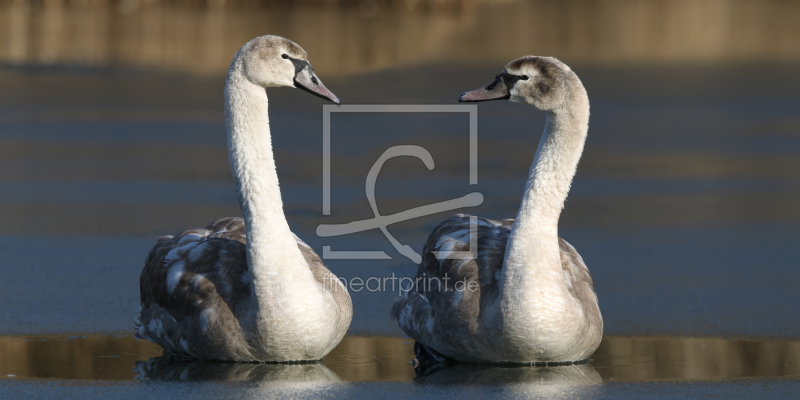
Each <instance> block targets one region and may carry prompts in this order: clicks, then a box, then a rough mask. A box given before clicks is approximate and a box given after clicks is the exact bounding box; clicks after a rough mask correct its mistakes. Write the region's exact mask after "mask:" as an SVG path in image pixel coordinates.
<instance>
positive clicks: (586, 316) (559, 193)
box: [391, 56, 603, 365]
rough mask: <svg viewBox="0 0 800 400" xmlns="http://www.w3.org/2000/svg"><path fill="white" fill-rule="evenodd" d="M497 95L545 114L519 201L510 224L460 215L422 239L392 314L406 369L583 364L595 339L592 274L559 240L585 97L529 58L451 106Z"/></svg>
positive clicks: (555, 65)
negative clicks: (410, 350)
mask: <svg viewBox="0 0 800 400" xmlns="http://www.w3.org/2000/svg"><path fill="white" fill-rule="evenodd" d="M499 99H507V100H511V101H514V102H517V103H524V104H529V105H532V106H534V107H536V108H537V109H539V110H543V111H545V112H546V113H547V123H546V124H545V128H544V134H543V135H542V138H541V140H540V142H539V148H538V149H537V150H536V155H535V157H534V160H533V165H532V167H531V169H530V173H529V176H528V180H527V183H526V185H525V192H524V195H523V197H522V204H521V205H520V209H519V212H518V213H517V218H516V220H513V219H505V220H501V221H496V220H491V219H486V218H480V217H473V216H470V215H464V214H458V215H455V216H453V217H450V218H448V219H446V220H445V221H444V222H442V223H441V224H439V225H438V226H437V227H436V228H435V229H434V230H433V232H432V233H431V235H430V236H429V237H428V240H427V242H426V243H425V246H424V248H423V260H422V262H421V263H420V265H419V269H418V271H417V274H416V277H415V278H414V279H413V283H412V285H411V286H410V287H409V288H408V291H406V292H405V293H404V295H403V297H401V298H400V299H398V300H397V301H396V302H395V304H394V305H393V306H392V312H391V314H392V317H393V318H394V319H396V320H397V323H398V325H399V326H400V328H401V329H402V331H403V332H405V333H406V334H407V335H408V336H410V337H411V338H413V339H414V340H415V341H416V343H415V353H416V355H417V357H416V358H415V361H414V362H415V364H417V363H424V364H432V365H438V363H441V362H447V361H451V360H454V361H463V362H478V363H506V362H509V363H565V362H566V363H569V362H580V361H583V360H586V359H588V357H589V356H590V355H591V354H592V353H593V352H594V351H595V350H596V349H597V347H598V346H599V345H600V340H601V339H602V336H603V318H602V316H601V314H600V308H599V306H598V302H597V295H596V294H595V292H594V287H593V283H592V278H591V276H590V275H589V270H588V269H587V268H586V264H584V262H583V259H582V258H581V256H580V255H579V254H578V252H577V251H575V248H573V247H572V246H571V245H570V244H569V243H567V242H566V241H564V240H563V239H561V238H559V237H558V218H559V216H560V214H561V209H562V208H563V206H564V201H565V200H566V197H567V192H568V191H569V187H570V184H571V182H572V178H573V177H574V175H575V170H576V168H577V165H578V160H579V159H580V157H581V153H582V152H583V146H584V142H585V140H586V134H587V131H588V129H589V98H588V96H587V94H586V89H585V88H584V87H583V84H582V83H581V81H580V79H578V76H577V75H576V74H575V73H574V72H573V71H572V70H571V69H570V68H569V67H568V66H566V65H565V64H563V63H562V62H561V61H559V60H557V59H555V58H551V57H536V56H526V57H522V58H519V59H517V60H514V61H511V62H510V63H508V64H507V65H506V68H505V70H504V71H503V72H502V73H500V74H499V75H498V76H497V77H496V78H495V79H494V80H493V81H491V82H490V83H488V84H487V85H486V86H483V87H481V88H479V89H477V90H473V91H471V92H466V93H464V94H462V95H461V97H460V98H459V101H460V102H479V101H487V100H499ZM471 225H472V226H474V227H475V232H477V237H474V236H471V234H470V226H471ZM470 242H473V243H477V250H476V249H472V250H470ZM470 251H472V253H467V254H471V255H474V256H470V257H460V256H453V257H450V258H454V259H447V258H446V256H448V254H450V255H455V254H453V252H470ZM433 252H438V253H437V254H438V255H439V256H440V257H441V258H444V259H438V258H437V256H436V255H435V254H434V253H433Z"/></svg>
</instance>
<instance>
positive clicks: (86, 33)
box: [0, 1, 800, 399]
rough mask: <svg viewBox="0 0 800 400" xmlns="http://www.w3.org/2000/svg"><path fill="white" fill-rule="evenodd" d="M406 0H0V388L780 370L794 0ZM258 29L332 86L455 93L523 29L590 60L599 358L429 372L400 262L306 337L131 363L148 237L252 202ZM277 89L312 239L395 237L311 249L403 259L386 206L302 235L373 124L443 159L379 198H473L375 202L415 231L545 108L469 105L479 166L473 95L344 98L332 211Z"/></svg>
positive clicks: (794, 149) (788, 349)
mask: <svg viewBox="0 0 800 400" xmlns="http://www.w3.org/2000/svg"><path fill="white" fill-rule="evenodd" d="M411 3H412V2H408V3H406V2H396V3H394V4H401V5H397V6H391V7H399V8H397V9H390V8H387V7H390V6H387V4H389V3H384V2H377V3H371V2H369V1H365V2H359V3H357V4H356V3H353V4H354V5H347V4H350V3H347V4H345V5H343V6H328V7H327V8H315V7H312V6H302V7H292V6H280V7H277V6H275V5H272V4H271V3H270V4H268V5H267V6H264V7H261V8H256V9H249V8H247V6H246V5H238V6H237V5H232V6H230V7H223V8H222V9H217V8H213V7H206V6H205V5H203V6H196V7H181V6H178V5H176V4H172V3H170V2H166V3H165V4H166V5H160V4H159V3H158V2H156V3H154V4H151V5H149V6H146V5H145V4H144V3H141V4H140V3H139V2H130V1H125V2H104V1H97V2H94V3H93V4H95V5H94V6H87V7H83V6H70V5H65V4H61V2H58V1H55V2H51V1H48V2H31V3H28V2H2V3H0V21H6V22H9V23H5V22H0V255H2V258H0V260H2V261H0V335H3V336H0V347H2V349H0V377H5V378H0V398H19V397H23V398H80V399H83V398H142V397H156V396H171V397H175V396H183V397H197V398H229V397H237V398H251V397H252V398H260V397H265V396H272V397H274V396H286V397H289V396H295V397H298V396H309V397H336V396H338V397H344V396H349V397H359V396H360V397H368V398H371V397H394V398H416V397H425V398H437V397H443V398H445V397H447V398H451V397H453V396H460V397H467V398H472V397H487V396H490V395H491V396H495V397H505V398H519V397H536V396H541V397H548V398H576V397H580V398H675V397H706V396H718V397H724V398H758V397H770V398H775V397H778V398H788V397H792V396H796V392H797V391H798V390H800V380H798V373H797V370H798V360H800V354H798V342H797V340H798V338H800V326H798V324H797V321H800V309H798V307H796V304H800V292H798V290H797V282H800V264H798V260H800V247H798V246H797V243H798V242H799V241H800V207H798V206H797V204H800V172H799V171H800V162H799V161H798V160H800V157H798V156H800V154H799V153H800V119H798V115H797V110H798V109H800V98H798V96H797V93H800V74H798V72H797V71H799V70H800V69H798V64H800V46H798V43H800V41H798V40H797V38H798V37H800V32H798V30H797V29H798V26H799V25H797V24H796V21H795V19H796V18H795V17H794V16H795V15H797V10H798V6H800V2H796V1H766V2H750V1H651V2H629V1H598V2H581V3H580V4H581V6H577V4H578V3H574V2H550V1H530V2H515V1H509V2H503V3H502V4H500V5H499V6H492V5H487V4H485V3H484V2H471V1H464V2H451V3H447V2H442V3H441V4H445V3H447V4H450V5H446V4H445V5H439V6H436V5H432V6H429V7H428V6H424V5H422V6H420V5H419V4H424V3H425V2H418V3H415V4H418V5H417V6H411V5H409V4H411ZM59 4H61V5H59ZM187 4H188V3H187ZM214 4H216V3H214ZM402 4H405V6H403V5H402ZM431 4H433V3H431ZM436 4H439V3H436ZM134 5H136V7H133V6H134ZM373 6H375V7H373ZM406 6H408V8H403V7H406ZM137 7H138V8H137ZM276 7H277V8H276ZM415 7H417V8H415ZM426 7H427V8H426ZM220 10H222V11H220ZM309 27H314V29H310V28H309ZM523 27H524V28H523ZM321 32H322V33H321ZM220 33H221V34H220ZM264 33H277V34H282V35H286V36H287V37H290V38H292V39H294V40H296V41H297V42H298V43H300V44H301V45H302V46H303V47H304V48H305V49H306V50H307V51H308V52H309V56H310V60H311V61H312V63H313V64H314V66H315V70H316V72H318V73H319V75H320V77H321V78H322V79H323V80H324V81H325V83H326V85H327V86H328V87H329V88H330V89H331V90H332V91H333V92H334V93H336V94H337V95H338V96H339V97H340V98H341V99H342V100H343V101H344V102H345V104H455V102H456V100H457V97H458V95H459V94H460V93H462V92H463V91H465V90H470V89H474V88H477V87H478V86H480V85H482V84H484V83H486V82H487V81H488V80H489V79H491V78H492V77H494V76H495V75H496V74H497V73H498V72H500V71H501V70H502V68H503V65H504V64H505V62H507V61H509V60H511V59H513V58H516V57H519V56H520V55H523V54H530V53H533V54H542V55H554V56H557V57H559V58H561V59H562V60H564V61H565V62H567V63H568V64H569V65H570V66H571V67H572V68H573V70H575V71H576V72H577V73H578V75H579V76H580V77H581V80H582V81H583V82H584V84H585V86H586V87H587V90H588V93H589V96H590V100H591V107H592V117H591V121H590V130H589V137H588V141H587V144H586V150H585V153H584V156H583V158H582V160H581V163H580V165H579V168H578V174H577V176H576V178H575V181H574V183H573V186H572V189H571V192H570V196H569V198H568V200H567V203H566V208H565V210H564V213H563V214H562V218H561V221H560V235H561V236H562V237H563V238H565V239H566V240H567V241H569V242H570V243H571V244H573V245H574V246H575V247H576V248H577V249H578V251H579V252H580V253H581V255H582V256H583V258H584V260H585V261H586V262H587V265H588V266H589V268H590V270H591V272H592V276H593V278H594V282H595V289H596V291H597V294H598V297H599V300H600V306H601V310H602V312H603V317H604V321H605V335H606V337H605V340H604V342H603V344H602V346H601V347H600V349H599V350H598V352H597V353H595V354H594V355H593V356H592V359H591V361H590V362H589V363H588V364H584V365H582V366H574V367H548V368H546V369H542V368H503V367H477V366H468V365H467V366H457V367H454V368H448V369H445V370H440V371H437V372H435V373H433V374H431V375H428V376H424V377H419V378H417V377H415V375H414V370H413V368H411V366H410V365H409V361H410V359H411V357H412V351H411V342H410V341H409V340H408V339H405V338H403V337H402V333H401V332H400V331H399V329H398V328H397V326H396V324H395V323H394V322H393V321H392V320H391V319H390V318H389V317H388V310H389V308H390V306H391V304H392V302H393V300H394V299H395V298H396V296H397V291H396V289H397V287H388V288H382V290H379V291H371V290H366V289H365V290H361V291H358V292H355V291H353V292H351V295H352V298H353V303H354V309H355V313H354V320H353V323H352V325H351V328H350V331H349V332H348V336H347V337H346V339H345V340H344V342H343V343H342V345H340V346H339V347H338V348H337V349H336V350H335V351H334V352H333V353H332V354H331V355H329V356H328V357H326V358H325V359H324V360H323V362H322V363H318V364H310V365H305V364H304V365H293V366H275V365H257V364H245V365H236V364H220V363H210V364H208V363H179V364H165V363H163V362H158V361H153V362H151V363H150V365H151V366H154V367H155V368H156V369H157V370H158V371H159V372H158V374H157V375H158V376H156V375H153V376H152V379H150V380H148V381H147V382H143V381H139V380H135V377H136V375H137V372H135V371H134V367H136V362H137V361H144V362H146V361H148V360H150V359H151V358H154V357H158V356H159V355H160V349H158V348H157V347H156V346H154V345H152V344H150V343H149V342H145V341H136V340H134V339H132V338H131V337H130V334H131V333H132V332H131V331H130V327H131V323H132V319H133V316H134V315H135V312H136V307H137V305H138V304H137V302H138V295H139V288H138V277H139V273H140V272H141V267H142V263H143V260H144V258H145V256H146V254H147V252H148V250H149V248H150V247H151V246H152V245H153V243H154V241H155V238H156V237H158V236H160V235H163V234H172V233H175V232H177V231H180V230H182V229H186V228H192V227H200V226H204V225H205V224H207V223H209V222H211V221H213V220H214V219H216V218H219V217H223V216H238V215H240V211H239V209H238V205H237V203H236V197H235V193H234V190H235V189H234V186H233V182H232V179H231V177H230V169H229V166H228V162H227V151H226V148H225V133H224V132H225V130H224V121H223V119H224V116H223V112H222V107H223V105H222V87H223V85H224V72H225V70H226V68H227V66H228V64H229V62H230V58H231V57H232V55H233V54H234V53H235V51H236V50H237V49H238V47H239V46H241V44H243V43H244V42H245V41H246V40H248V39H250V38H252V37H254V36H256V35H260V34H264ZM767 44H769V45H767ZM269 96H270V107H271V108H270V111H271V119H272V121H271V125H272V129H273V133H274V138H273V140H274V145H275V150H276V161H277V165H278V168H279V175H280V179H281V188H282V190H283V199H284V201H285V203H286V206H285V209H286V214H287V218H288V220H289V222H290V224H291V226H292V228H293V230H294V231H295V232H296V233H297V234H298V235H299V236H300V237H302V238H303V239H304V240H305V241H306V242H307V243H309V244H310V245H311V246H312V247H313V248H314V249H315V250H316V251H317V252H318V253H320V254H321V253H322V248H323V246H331V248H332V249H333V250H339V251H342V250H369V251H384V252H386V254H388V255H389V256H390V257H392V259H390V260H366V261H365V260H357V261H349V260H326V264H327V265H328V266H329V267H330V269H331V270H332V271H333V272H335V273H336V274H337V275H339V276H341V277H344V278H347V279H352V278H354V277H360V278H362V279H365V280H366V279H368V278H370V277H374V278H385V277H393V276H394V277H407V276H410V275H412V274H413V273H414V272H415V266H414V265H413V263H412V262H411V261H410V260H408V259H406V258H404V257H403V256H402V255H400V254H399V253H398V252H397V251H396V250H395V249H394V248H393V247H392V246H391V245H390V244H389V242H388V240H387V239H386V238H385V237H383V236H382V235H380V234H379V233H377V232H376V231H368V232H363V233H359V234H353V235H348V236H341V237H334V238H321V237H318V236H317V235H316V234H315V231H316V228H317V226H318V225H319V224H331V223H345V222H349V221H353V220H357V219H365V218H370V217H372V212H371V210H370V207H369V204H368V202H367V201H366V197H365V194H364V190H365V189H364V181H365V178H366V174H367V171H369V169H370V167H371V166H372V165H373V163H374V161H375V160H376V159H377V157H378V156H379V155H380V154H381V153H382V152H383V151H384V150H385V149H387V148H388V147H390V146H393V145H397V144H416V145H419V146H424V147H425V148H426V149H428V150H429V151H430V153H431V154H432V156H433V158H434V160H435V163H436V167H435V168H434V170H432V171H428V170H427V169H426V168H425V167H424V166H423V165H422V164H421V163H420V162H419V160H415V159H411V158H407V159H393V160H390V161H389V162H388V163H387V164H386V165H385V167H384V168H383V170H382V172H381V175H380V177H379V179H378V183H377V188H376V198H377V203H378V206H379V209H380V211H381V213H382V214H384V215H386V214H392V213H396V212H401V211H403V210H407V209H410V208H413V207H417V206H421V205H425V204H430V203H434V202H439V201H444V200H447V199H451V198H455V197H460V196H463V195H465V194H467V193H469V192H473V191H478V192H481V193H483V195H484V197H485V201H484V203H483V204H482V205H480V206H478V207H474V208H469V209H459V210H453V211H452V212H449V213H440V214H435V215H430V216H426V217H423V218H418V219H414V220H410V221H404V222H400V223H397V224H394V225H392V226H390V227H389V230H390V231H391V232H392V234H394V235H395V236H396V237H397V238H398V240H399V241H400V242H402V243H403V244H408V245H410V246H411V247H412V248H414V249H415V250H417V251H420V250H421V246H422V243H423V242H424V240H425V238H426V236H427V234H428V233H429V232H430V231H431V229H432V228H433V227H434V226H435V225H436V224H437V223H438V222H439V221H441V220H442V219H444V218H446V217H447V216H448V215H450V214H451V213H455V212H470V213H475V214H478V215H483V216H487V217H493V218H507V217H513V216H514V215H515V213H516V210H517V207H518V206H519V200H520V196H521V194H522V193H521V191H522V188H523V185H524V182H525V178H526V174H527V171H528V168H529V167H530V163H531V161H532V158H533V153H534V151H535V149H536V145H537V143H538V140H539V134H540V132H541V130H542V127H543V126H544V116H543V115H542V114H541V113H539V112H536V111H535V110H532V109H531V108H530V107H524V106H521V105H517V104H510V103H506V102H490V103H484V104H481V105H479V107H478V184H477V185H469V184H468V182H469V173H468V172H469V143H468V140H467V131H468V120H467V118H465V117H464V116H459V115H447V114H436V115H422V114H408V115H401V114H390V113H385V114H374V115H355V114H347V115H345V114H334V115H333V116H332V118H331V131H332V142H331V179H332V191H331V215H330V216H325V215H323V214H322V197H323V196H322V170H321V165H322V109H321V105H322V101H321V100H319V99H316V98H313V97H311V96H308V95H307V94H305V93H302V92H300V91H295V90H291V89H271V90H270V91H269ZM70 336H74V337H73V338H71V339H70ZM45 339H46V340H45ZM26 340H27V341H26ZM140 371H141V370H140ZM8 375H15V376H13V377H9V376H8ZM182 380H183V381H190V382H188V383H181V381H182ZM280 380H282V381H283V382H277V381H280ZM164 381H166V382H164ZM287 381H288V382H287ZM331 382H333V383H331ZM548 382H549V383H550V384H544V383H548Z"/></svg>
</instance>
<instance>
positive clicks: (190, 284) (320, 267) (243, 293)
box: [134, 218, 352, 361]
mask: <svg viewBox="0 0 800 400" xmlns="http://www.w3.org/2000/svg"><path fill="white" fill-rule="evenodd" d="M246 233H247V232H246V228H245V224H244V220H242V219H241V218H222V219H219V220H217V221H215V222H213V223H211V224H209V225H208V226H206V227H205V228H204V229H192V230H187V231H183V232H181V233H179V234H178V235H176V236H164V237H161V238H159V240H158V243H156V245H155V246H153V248H152V250H150V254H149V255H148V257H147V261H145V265H144V268H143V269H142V274H141V277H140V279H139V286H140V290H141V304H142V306H141V311H140V315H139V317H138V318H137V319H136V320H135V326H134V328H135V329H136V337H137V338H140V339H147V340H149V341H151V342H153V343H157V344H159V345H160V346H161V347H163V348H164V350H165V351H166V352H168V353H172V354H175V355H183V356H188V357H192V358H198V359H206V360H241V359H242V358H245V359H251V360H253V361H257V360H259V357H258V350H257V349H253V346H254V345H255V344H253V343H249V340H248V339H249V338H248V337H247V335H245V334H244V332H243V330H242V328H241V326H240V322H239V321H240V319H244V318H247V317H248V315H249V314H250V313H251V312H252V306H253V299H252V294H251V293H252V291H251V287H250V284H251V281H250V276H249V272H248V269H247V250H246V246H245V243H246V236H247V235H246ZM295 239H296V241H297V246H298V248H299V249H300V251H301V253H302V254H303V257H304V258H305V260H306V263H307V264H308V268H309V269H310V270H311V273H312V274H313V275H314V278H315V279H316V280H317V282H318V283H319V285H320V286H322V287H324V288H326V289H328V290H329V289H330V288H331V285H332V284H336V282H338V281H335V280H331V276H333V275H332V274H331V273H330V271H329V270H328V269H327V268H326V267H325V265H324V264H323V263H322V260H321V259H320V257H319V256H318V255H317V253H315V252H314V250H312V249H311V248H310V247H309V246H308V245H307V244H306V243H305V242H303V241H302V240H300V239H299V238H297V237H296V236H295ZM326 274H327V275H326ZM330 292H331V294H332V295H333V296H334V298H335V299H336V302H337V304H339V307H340V310H341V315H342V318H341V321H340V324H341V325H344V327H343V329H347V325H349V322H350V318H351V316H352V303H351V301H350V296H349V295H348V294H347V291H346V290H344V288H343V287H342V288H341V290H330Z"/></svg>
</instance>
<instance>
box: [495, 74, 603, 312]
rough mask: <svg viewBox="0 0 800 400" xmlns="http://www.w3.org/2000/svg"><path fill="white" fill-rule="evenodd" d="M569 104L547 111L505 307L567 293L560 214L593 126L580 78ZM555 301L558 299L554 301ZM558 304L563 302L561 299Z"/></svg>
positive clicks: (513, 237) (507, 277)
mask: <svg viewBox="0 0 800 400" xmlns="http://www.w3.org/2000/svg"><path fill="white" fill-rule="evenodd" d="M570 89H571V91H572V92H571V93H570V94H569V97H568V100H567V102H566V103H565V105H564V106H563V107H561V108H559V109H556V110H553V111H549V112H548V113H547V123H546V125H545V129H544V134H543V135H542V139H541V141H540V142H539V148H538V149H537V150H536V156H535V158H534V161H533V165H532V166H531V170H530V173H529V175H528V181H527V183H526V185H525V194H524V196H523V198H522V204H521V205H520V209H519V212H518V213H517V218H516V221H515V222H514V227H513V228H512V229H511V234H510V236H509V239H508V244H507V247H506V254H505V260H504V263H503V270H504V273H503V279H502V281H501V288H502V289H501V290H502V292H503V295H502V298H503V300H502V301H503V303H504V307H511V308H514V307H516V306H518V305H519V306H521V305H523V304H528V306H529V307H530V304H531V302H533V303H535V304H543V303H545V302H547V301H548V300H547V299H548V298H550V297H551V296H552V297H553V298H563V297H562V296H561V294H562V293H563V290H566V286H565V283H564V282H563V279H562V272H561V258H560V246H559V243H558V219H559V216H560V215H561V210H562V208H563V207H564V201H565V200H566V198H567V193H568V192H569V188H570V184H571V183H572V178H573V177H574V176H575V170H576V168H577V166H578V161H579V160H580V158H581V153H582V152H583V145H584V142H585V141H586V134H587V131H588V129H589V99H588V96H587V95H586V91H585V89H584V88H583V86H582V85H581V84H580V82H579V81H578V82H577V85H572V87H571V88H570ZM549 305H550V306H553V305H554V304H553V302H552V301H551V302H550V303H549ZM555 306H556V307H557V304H555Z"/></svg>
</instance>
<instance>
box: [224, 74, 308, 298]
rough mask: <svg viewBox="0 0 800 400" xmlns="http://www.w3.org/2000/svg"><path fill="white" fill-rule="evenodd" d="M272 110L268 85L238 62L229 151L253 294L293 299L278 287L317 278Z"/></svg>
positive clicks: (228, 93)
mask: <svg viewBox="0 0 800 400" xmlns="http://www.w3.org/2000/svg"><path fill="white" fill-rule="evenodd" d="M234 63H235V61H234ZM267 108H268V101H267V94H266V91H265V90H264V88H263V87H260V86H258V85H255V84H253V83H252V82H250V81H249V80H247V79H246V78H245V77H244V76H243V74H242V73H241V69H240V68H236V65H234V66H233V67H232V68H231V71H230V73H229V76H228V82H227V84H226V87H225V114H226V123H227V130H228V149H229V156H230V163H231V170H232V172H233V177H234V179H235V181H236V188H237V192H238V196H239V205H240V206H241V209H242V214H243V215H244V220H245V224H246V226H247V266H248V269H249V272H250V276H251V279H252V285H251V288H252V290H253V291H254V293H253V294H254V295H255V296H253V298H254V299H258V302H259V303H262V304H268V303H267V302H268V301H270V299H271V298H274V297H278V296H282V295H287V296H289V297H292V296H291V294H288V293H284V294H282V293H280V290H279V289H276V287H292V285H289V283H292V282H291V281H293V280H295V279H298V280H310V279H311V280H313V277H312V276H311V272H310V271H309V269H308V267H307V265H306V262H305V259H304V258H303V255H302V253H301V252H300V250H299V249H298V247H297V242H296V241H295V238H294V235H293V234H292V232H291V230H290V228H289V223H288V222H287V221H286V217H285V216H284V213H283V201H282V200H281V192H280V187H279V186H278V174H277V171H276V169H275V160H274V158H273V153H272V140H271V137H270V128H269V117H268V115H267ZM284 284H285V285H284ZM293 287H302V286H293ZM276 290H277V291H276ZM295 295H299V293H298V294H295ZM280 300H284V301H285V300H287V299H286V298H283V299H280ZM258 308H261V307H258ZM262 311H263V310H262Z"/></svg>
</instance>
